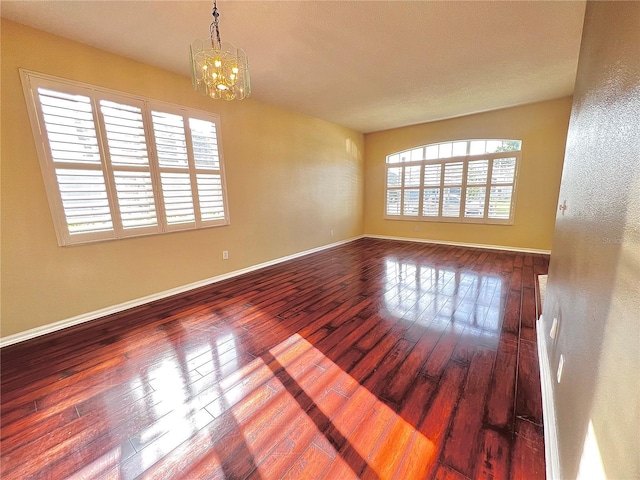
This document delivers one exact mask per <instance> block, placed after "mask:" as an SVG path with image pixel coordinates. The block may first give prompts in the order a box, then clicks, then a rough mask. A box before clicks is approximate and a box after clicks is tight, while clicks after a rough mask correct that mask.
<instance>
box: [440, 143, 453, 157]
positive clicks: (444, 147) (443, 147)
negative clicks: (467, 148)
mask: <svg viewBox="0 0 640 480" xmlns="http://www.w3.org/2000/svg"><path fill="white" fill-rule="evenodd" d="M450 157H451V144H450V143H441V144H440V146H439V151H438V158H450Z"/></svg>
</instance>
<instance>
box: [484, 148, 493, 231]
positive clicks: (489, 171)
mask: <svg viewBox="0 0 640 480" xmlns="http://www.w3.org/2000/svg"><path fill="white" fill-rule="evenodd" d="M493 160H494V159H493V158H491V157H489V167H488V168H487V188H486V191H485V192H484V218H485V219H487V220H488V219H489V195H490V194H491V175H493Z"/></svg>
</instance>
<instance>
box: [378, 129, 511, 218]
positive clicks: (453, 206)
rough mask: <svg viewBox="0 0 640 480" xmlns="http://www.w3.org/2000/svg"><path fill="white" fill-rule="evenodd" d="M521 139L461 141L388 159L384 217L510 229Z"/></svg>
mask: <svg viewBox="0 0 640 480" xmlns="http://www.w3.org/2000/svg"><path fill="white" fill-rule="evenodd" d="M521 146H522V142H521V141H520V140H493V139H491V140H459V141H455V142H444V143H436V144H431V145H425V146H422V147H414V148H411V149H409V150H404V151H402V152H397V153H394V154H391V155H388V156H387V159H386V169H387V175H386V202H385V215H384V216H385V218H387V219H397V220H421V221H440V222H468V223H495V224H512V223H513V215H514V208H515V194H516V183H517V172H518V165H519V161H520V155H521Z"/></svg>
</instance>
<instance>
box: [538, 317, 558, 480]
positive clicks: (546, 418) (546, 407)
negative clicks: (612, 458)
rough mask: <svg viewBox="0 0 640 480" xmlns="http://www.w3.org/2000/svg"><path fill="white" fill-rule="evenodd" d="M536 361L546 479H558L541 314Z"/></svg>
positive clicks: (550, 378)
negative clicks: (539, 387) (540, 393)
mask: <svg viewBox="0 0 640 480" xmlns="http://www.w3.org/2000/svg"><path fill="white" fill-rule="evenodd" d="M536 331H537V336H538V363H539V364H540V384H541V386H542V418H543V423H544V454H545V455H544V456H545V460H546V462H545V463H546V465H547V480H560V478H561V476H560V456H559V453H558V427H557V424H556V409H555V402H554V400H553V381H554V380H553V378H554V377H553V374H552V373H551V366H550V365H549V356H548V355H547V336H546V335H545V333H544V326H543V319H542V316H540V318H539V319H538V320H537V323H536Z"/></svg>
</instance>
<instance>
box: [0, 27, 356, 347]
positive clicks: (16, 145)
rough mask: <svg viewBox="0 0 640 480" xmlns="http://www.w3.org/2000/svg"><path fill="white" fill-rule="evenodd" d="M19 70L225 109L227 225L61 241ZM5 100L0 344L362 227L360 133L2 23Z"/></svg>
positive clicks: (323, 242) (341, 237)
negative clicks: (206, 93)
mask: <svg viewBox="0 0 640 480" xmlns="http://www.w3.org/2000/svg"><path fill="white" fill-rule="evenodd" d="M185 48H186V46H185ZM185 56H186V50H185ZM19 67H22V68H26V69H30V70H35V71H37V72H42V73H47V74H51V75H56V76H60V77H63V78H68V79H72V80H77V81H81V82H87V83H90V84H94V85H99V86H103V87H107V88H111V89H114V90H120V91H124V92H130V93H133V94H138V95H143V96H147V97H150V98H154V99H159V100H163V101H166V102H171V103H176V104H180V105H185V106H189V107H194V108H197V109H201V110H207V111H211V112H215V113H218V114H220V117H221V122H222V123H221V125H222V128H221V131H222V135H221V138H222V144H223V151H224V161H225V166H226V177H227V185H228V199H229V209H230V214H231V225H230V226H226V227H218V228H210V229H205V230H199V231H191V232H179V233H171V234H165V235H156V236H150V237H141V238H132V239H125V240H118V241H110V242H102V243H97V244H88V245H81V246H74V247H59V246H58V245H57V242H56V236H55V232H54V228H53V223H52V220H51V215H50V212H49V205H48V202H47V198H46V195H45V190H44V185H43V181H42V176H41V173H40V166H39V163H38V158H37V156H36V150H35V147H34V142H33V136H32V133H31V127H30V124H29V119H28V115H27V109H26V105H25V100H24V96H23V93H22V87H21V83H20V77H19V73H18V68H19ZM258 88H260V86H259V83H258V82H256V84H255V85H254V90H256V89H258ZM1 94H2V123H1V125H2V175H1V181H2V183H1V185H2V190H1V192H2V202H1V206H2V212H1V213H2V247H1V249H2V250H1V254H2V272H1V288H2V296H1V298H2V306H1V314H2V318H1V320H2V323H1V335H2V337H7V336H8V335H12V334H16V333H18V332H23V331H26V330H29V329H32V328H35V327H40V326H44V325H47V324H50V323H53V322H56V321H60V320H64V319H68V318H70V317H73V316H76V315H80V314H85V313H88V312H91V311H94V310H97V309H101V308H105V307H109V306H112V305H117V304H120V303H123V302H126V301H130V300H134V299H137V298H140V297H143V296H146V295H150V294H154V293H158V292H162V291H165V290H168V289H171V288H174V287H179V286H182V285H185V284H189V283H192V282H196V281H199V280H203V279H206V278H210V277H213V276H216V275H219V274H222V273H225V272H229V271H233V270H237V269H240V268H243V267H247V266H251V265H255V264H259V263H261V262H265V261H268V260H272V259H275V258H279V257H282V256H286V255H290V254H293V253H296V252H300V251H304V250H307V249H311V248H314V247H318V246H321V245H326V244H329V243H332V242H335V241H339V240H344V239H347V238H351V237H354V236H357V235H360V234H361V233H362V230H363V227H362V209H363V205H362V193H363V186H362V178H363V173H362V172H363V160H362V153H361V152H362V151H363V136H362V135H361V134H359V133H357V132H354V131H352V130H349V129H347V128H343V127H340V126H337V125H334V124H331V123H328V122H324V121H321V120H317V119H314V118H311V117H307V116H304V115H300V114H296V113H293V112H290V111H285V110H282V109H278V108H275V107H272V106H268V105H265V104H262V103H260V102H257V101H252V100H245V101H243V102H233V103H227V102H222V101H212V100H209V99H207V98H205V97H201V96H199V95H197V94H196V93H195V92H193V91H192V88H191V82H190V79H188V78H186V77H182V76H179V75H176V74H173V73H170V72H167V71H164V70H161V69H158V68H155V67H151V66H148V65H145V64H142V63H139V62H136V61H133V60H130V59H127V58H123V57H119V56H116V55H113V54H109V53H106V52H104V51H101V50H96V49H94V48H90V47H87V46H85V45H82V44H79V43H76V42H72V41H69V40H66V39H63V38H60V37H56V36H52V35H49V34H46V33H44V32H41V31H38V30H34V29H32V28H29V27H25V26H22V25H19V24H16V23H13V22H10V21H7V20H5V19H2V91H1ZM331 229H333V230H334V232H335V235H334V236H333V237H331V236H330V230H331ZM222 250H228V251H229V255H230V259H229V260H227V261H222V260H221V258H222V255H221V252H222Z"/></svg>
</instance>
